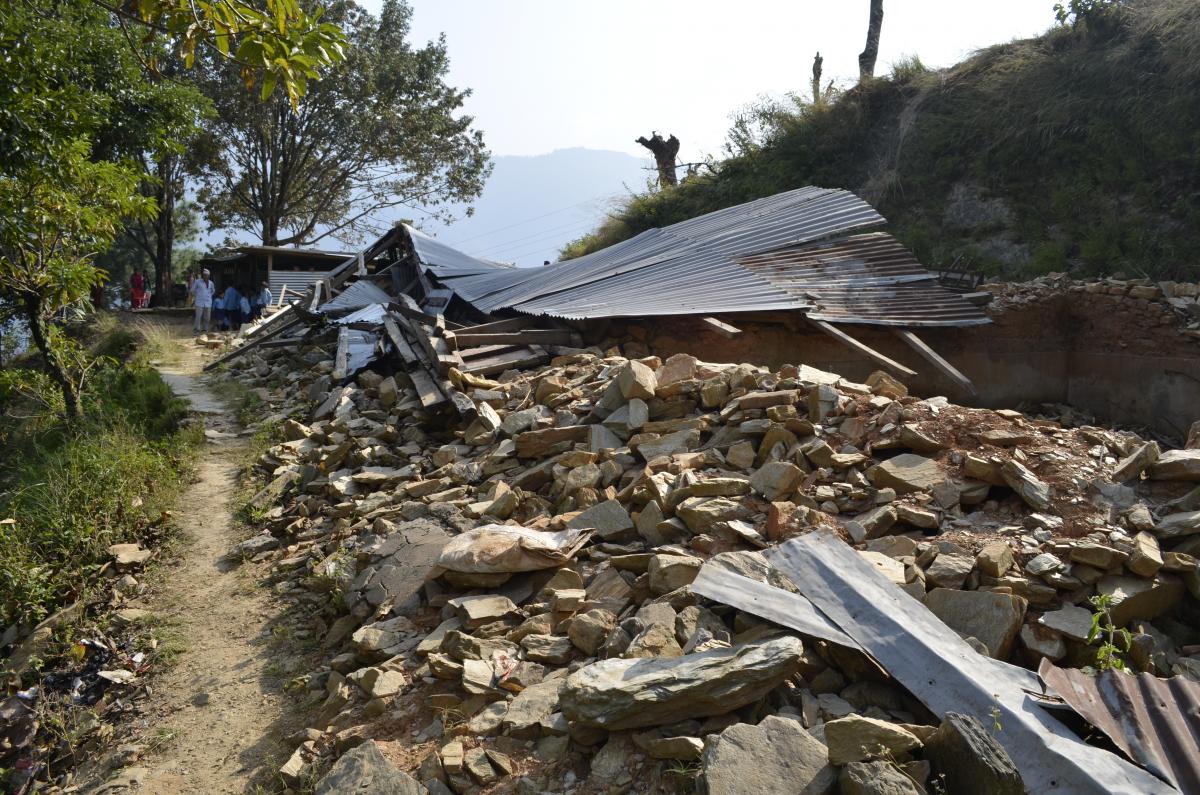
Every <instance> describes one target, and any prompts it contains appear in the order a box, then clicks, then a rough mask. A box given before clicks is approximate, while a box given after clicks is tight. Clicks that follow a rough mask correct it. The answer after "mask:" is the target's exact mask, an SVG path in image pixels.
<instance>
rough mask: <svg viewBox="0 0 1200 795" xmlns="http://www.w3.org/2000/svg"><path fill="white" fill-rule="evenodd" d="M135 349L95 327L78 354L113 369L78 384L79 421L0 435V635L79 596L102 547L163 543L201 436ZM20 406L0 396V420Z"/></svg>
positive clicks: (110, 327)
mask: <svg viewBox="0 0 1200 795" xmlns="http://www.w3.org/2000/svg"><path fill="white" fill-rule="evenodd" d="M141 339H142V337H141V335H140V334H139V333H138V332H137V331H136V330H135V331H132V332H131V330H130V329H129V328H127V327H125V326H123V325H121V324H119V323H114V322H113V321H112V320H111V319H103V320H101V321H100V322H98V323H97V324H96V325H95V326H94V327H93V328H92V329H91V331H90V338H89V339H88V340H87V342H88V346H87V347H88V350H89V351H90V352H92V353H93V354H94V355H100V356H104V357H113V359H112V360H111V361H106V363H104V364H103V365H102V366H100V367H99V368H98V369H97V371H96V373H95V374H94V375H93V376H92V378H91V380H90V382H89V385H88V388H87V391H86V392H85V393H84V395H83V398H84V401H83V405H84V407H85V418H84V419H83V420H82V421H80V422H78V423H75V424H68V423H66V422H65V421H62V420H59V419H57V418H54V417H50V416H46V415H44V414H43V415H39V416H36V417H33V416H28V417H27V418H25V419H15V421H12V422H6V423H5V429H4V431H3V432H0V437H2V438H0V442H2V443H3V444H4V446H5V456H4V459H3V461H0V518H4V519H6V520H7V521H5V522H4V523H3V524H0V626H2V625H11V624H18V625H21V626H25V627H28V626H30V625H31V624H33V623H36V622H37V621H39V620H40V619H42V618H43V617H45V616H46V615H48V614H49V613H50V612H52V611H53V610H55V609H56V608H57V607H59V606H61V605H63V604H67V603H69V602H71V601H74V600H77V599H80V598H81V597H85V596H86V595H87V593H88V591H89V589H90V587H91V585H92V583H93V582H94V581H95V578H96V575H97V574H98V572H99V570H100V568H101V566H102V565H103V564H104V563H105V562H106V561H107V559H108V554H107V548H108V547H109V546H110V545H112V544H117V543H129V542H143V541H146V540H149V539H150V538H151V537H158V536H161V535H162V534H163V533H164V530H165V528H164V527H162V524H163V512H164V511H166V510H168V509H169V508H170V507H171V505H172V504H173V503H174V500H175V498H176V497H177V496H178V495H179V493H180V492H181V491H182V489H183V487H184V485H185V484H186V482H187V478H188V477H189V474H190V468H191V465H192V463H193V461H194V455H195V451H196V449H197V448H198V446H199V445H200V444H202V443H203V430H202V428H201V427H199V426H198V425H194V424H189V423H185V422H184V420H185V419H186V417H187V405H186V403H184V402H183V401H181V400H179V399H177V398H175V396H174V395H173V394H172V393H171V391H170V388H169V387H168V386H167V385H166V383H165V382H164V381H163V380H162V378H161V377H159V375H158V373H157V372H156V371H154V370H153V369H151V368H150V367H148V366H147V365H146V364H145V363H144V361H143V360H142V359H141V358H140V357H139V356H138V354H137V351H138V348H137V346H138V344H139V341H140V340H141ZM116 357H120V358H119V360H117V358H116ZM10 375H14V374H13V373H11V372H10ZM22 375H23V374H22V373H16V374H15V376H16V377H17V378H20V377H22ZM26 383H27V384H28V383H33V384H34V385H35V386H36V384H37V381H36V378H31V379H27V380H26ZM24 400H25V398H24V397H23V394H22V393H21V392H20V391H19V390H16V391H10V392H6V393H4V394H0V409H2V410H3V411H4V412H5V413H6V414H7V415H8V417H9V419H10V420H11V419H13V418H19V417H22V416H25V415H23V414H22V402H23V401H24Z"/></svg>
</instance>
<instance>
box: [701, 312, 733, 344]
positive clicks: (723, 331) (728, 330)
mask: <svg viewBox="0 0 1200 795" xmlns="http://www.w3.org/2000/svg"><path fill="white" fill-rule="evenodd" d="M700 323H701V324H702V325H703V326H704V327H705V328H707V329H708V330H709V331H715V332H717V333H718V334H720V335H721V336H722V337H728V338H729V339H733V338H734V337H736V336H737V335H738V334H741V333H742V330H741V329H740V328H738V327H737V326H731V325H729V324H728V323H724V322H722V321H720V320H717V319H716V318H715V317H702V318H700Z"/></svg>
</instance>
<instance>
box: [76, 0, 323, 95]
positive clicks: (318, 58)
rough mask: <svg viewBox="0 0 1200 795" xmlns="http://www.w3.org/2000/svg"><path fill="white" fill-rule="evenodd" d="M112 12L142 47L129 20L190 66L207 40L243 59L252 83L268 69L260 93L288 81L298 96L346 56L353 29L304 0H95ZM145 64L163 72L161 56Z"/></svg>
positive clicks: (242, 71) (229, 56)
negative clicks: (331, 20)
mask: <svg viewBox="0 0 1200 795" xmlns="http://www.w3.org/2000/svg"><path fill="white" fill-rule="evenodd" d="M90 1H91V2H92V3H93V4H95V5H96V6H98V7H99V8H103V9H104V10H106V11H108V12H109V13H110V14H112V16H113V18H114V19H115V20H116V21H117V24H118V25H120V27H121V30H122V32H123V33H124V34H125V37H126V40H127V42H128V43H129V45H130V47H131V48H132V49H133V51H135V52H140V48H139V45H138V44H137V43H135V42H134V40H133V38H132V36H131V35H130V31H129V25H131V24H132V25H137V26H140V27H141V28H143V29H144V30H145V32H146V35H145V37H144V39H143V41H144V42H150V43H153V42H156V41H157V40H159V39H161V40H162V42H163V43H166V44H168V45H170V46H171V47H172V48H173V49H174V52H175V54H176V55H178V56H179V57H180V58H182V59H183V63H184V66H185V67H186V68H188V69H191V68H192V65H193V64H194V63H195V60H196V52H197V49H198V48H200V47H201V46H202V45H203V46H205V47H207V48H209V49H210V50H211V51H213V52H215V53H217V54H219V55H220V57H222V58H224V59H226V60H229V61H231V62H233V63H234V64H236V65H237V67H238V73H239V75H240V77H241V80H242V82H243V83H244V84H245V87H246V88H247V89H250V88H253V87H254V85H255V83H256V81H257V80H258V78H259V77H260V76H261V77H262V87H261V91H260V94H261V96H262V98H263V99H266V98H267V97H269V96H271V95H272V94H273V93H274V91H275V87H276V86H277V85H280V84H282V85H283V86H284V89H285V90H286V92H287V95H288V97H289V99H290V100H291V102H292V103H295V102H297V101H298V100H299V98H300V97H302V96H304V92H305V91H306V90H307V87H308V81H309V80H313V79H316V78H317V77H319V76H320V70H321V69H323V68H325V67H327V66H329V65H331V64H334V63H337V62H338V61H341V60H342V58H343V56H344V49H343V46H344V44H345V36H344V34H343V33H342V31H341V29H340V28H339V27H338V26H337V25H334V24H331V23H328V22H321V21H320V20H321V16H322V13H323V11H322V9H319V8H318V9H317V11H315V12H312V13H310V12H309V11H307V10H305V8H304V7H302V6H301V5H300V3H299V2H298V0H263V3H262V4H261V5H259V4H256V3H250V2H242V0H111V1H110V2H106V1H105V0H90ZM143 64H144V65H145V66H146V67H147V69H149V70H150V71H151V72H154V73H157V72H158V58H157V57H156V56H153V55H151V56H148V57H145V58H144V59H143Z"/></svg>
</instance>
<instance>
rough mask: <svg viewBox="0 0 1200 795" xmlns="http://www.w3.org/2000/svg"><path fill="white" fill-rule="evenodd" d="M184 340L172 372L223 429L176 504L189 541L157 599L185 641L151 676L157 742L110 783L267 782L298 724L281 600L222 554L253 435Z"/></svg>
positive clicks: (196, 785) (210, 424)
mask: <svg viewBox="0 0 1200 795" xmlns="http://www.w3.org/2000/svg"><path fill="white" fill-rule="evenodd" d="M183 347H184V348H185V352H184V355H183V360H182V362H181V363H176V364H172V365H169V366H163V372H164V377H166V379H167V381H168V382H169V383H170V384H171V386H172V388H173V389H174V390H175V391H176V393H177V394H180V395H181V396H184V397H187V398H188V399H189V400H191V402H192V404H193V408H194V409H195V410H196V411H198V412H200V413H201V414H204V415H205V424H206V428H207V429H208V430H209V431H217V433H215V434H214V433H210V434H209V440H208V443H207V444H206V445H205V450H204V452H203V453H202V457H201V460H200V462H199V464H198V467H197V478H198V479H197V480H196V482H195V483H193V484H192V485H191V487H190V488H189V489H188V491H187V493H186V494H184V495H183V496H182V498H181V499H180V501H179V504H178V506H177V508H176V516H177V519H178V523H179V526H180V530H181V532H182V536H183V539H184V543H185V545H184V548H183V550H182V553H181V559H180V561H179V563H178V565H177V566H176V567H174V568H173V569H171V570H169V571H167V572H166V573H165V576H164V577H163V584H162V587H161V590H160V592H159V593H158V595H157V596H155V597H154V598H153V599H152V600H151V607H152V608H153V610H154V611H155V613H157V614H159V615H160V616H163V617H165V618H166V619H167V620H168V621H170V622H171V624H172V625H173V629H174V630H175V631H177V632H178V633H179V634H180V635H181V636H182V638H183V642H184V643H185V645H186V651H184V652H183V653H182V654H180V655H179V657H178V658H177V660H176V662H175V664H174V666H173V667H172V668H171V669H170V670H169V671H168V672H167V673H166V674H165V675H164V676H163V677H162V678H161V679H160V680H158V682H157V683H156V685H155V688H156V692H155V694H154V697H153V707H152V708H151V709H150V710H149V714H148V716H147V717H148V718H149V725H148V726H147V727H146V729H147V736H150V737H154V738H157V743H158V744H159V745H160V746H161V747H160V750H158V751H157V752H155V753H151V754H150V755H149V756H148V758H146V759H144V760H142V761H141V762H140V763H138V765H137V767H133V768H126V769H125V770H124V771H122V774H121V775H120V776H119V777H118V778H119V779H120V781H119V782H116V781H110V782H108V787H110V788H111V787H112V786H113V784H114V783H117V784H118V786H122V785H123V786H128V787H129V788H130V789H132V790H134V791H136V792H141V793H153V794H154V795H158V794H159V793H162V795H183V794H190V793H205V795H208V794H209V793H243V792H254V791H258V788H259V787H260V786H265V787H266V788H268V789H270V788H271V787H270V778H271V771H272V770H274V769H276V768H277V766H278V765H279V764H280V763H281V761H282V759H286V757H287V754H288V753H289V749H287V748H285V747H284V744H283V742H282V738H283V737H285V736H286V734H287V733H288V732H289V731H290V730H291V729H292V727H291V726H289V725H288V723H289V721H288V720H287V714H286V713H287V710H286V704H285V698H284V696H283V693H282V691H281V689H280V686H279V684H280V683H279V681H278V678H277V673H278V672H279V665H278V662H277V660H276V658H277V656H278V655H279V653H280V652H279V650H278V649H276V648H275V644H273V642H272V637H273V633H272V627H273V626H274V625H275V623H276V622H277V620H278V618H279V614H280V612H281V609H280V608H279V606H278V605H277V604H276V603H275V602H274V601H273V600H272V598H271V596H270V590H269V589H266V588H263V587H261V586H260V585H259V584H258V583H257V582H256V581H255V579H254V576H253V574H252V573H251V572H250V571H249V570H246V569H242V568H240V567H238V566H236V565H235V564H230V563H228V562H226V561H224V560H223V557H224V556H225V555H226V553H227V552H228V551H229V549H230V547H231V546H233V545H234V544H236V543H237V542H238V541H241V540H243V538H244V534H239V530H238V527H237V524H236V523H235V521H234V518H233V515H232V512H233V510H234V507H235V506H234V504H233V498H234V495H235V493H236V491H237V488H238V484H237V478H236V476H237V471H238V467H239V465H240V464H241V463H242V461H243V459H244V456H245V448H246V440H245V437H244V436H239V435H238V434H239V432H240V430H241V429H240V428H238V427H237V426H236V424H235V423H234V421H233V419H232V412H230V411H228V410H225V409H224V407H223V406H222V404H221V402H220V401H219V400H218V399H217V398H216V397H215V396H214V395H213V394H212V393H211V392H210V391H209V390H208V389H207V387H206V386H205V385H204V384H203V382H202V381H201V380H200V379H199V377H198V376H199V371H200V367H201V365H202V363H203V362H202V360H201V358H200V355H199V350H198V349H196V348H194V347H192V346H191V345H189V344H186V343H185V344H184V345H183ZM281 757H282V758H281Z"/></svg>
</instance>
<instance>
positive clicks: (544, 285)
mask: <svg viewBox="0 0 1200 795" xmlns="http://www.w3.org/2000/svg"><path fill="white" fill-rule="evenodd" d="M882 223H884V218H883V217H882V216H881V215H879V213H878V212H876V211H875V209H874V208H872V207H871V206H870V205H869V204H867V203H866V202H864V201H863V200H862V199H860V198H859V197H857V196H855V195H854V194H853V193H850V192H848V191H844V190H834V189H828V188H815V187H807V188H799V189H797V190H793V191H788V192H786V193H780V194H777V195H775V196H768V197H766V198H763V199H758V200H756V201H752V202H748V203H746V204H740V205H737V206H735V207H729V208H726V209H724V210H718V211H716V212H713V213H708V214H707V215H701V216H698V217H696V218H692V219H689V220H687V221H683V222H680V223H678V224H673V225H671V226H668V227H664V228H662V229H651V230H648V231H646V232H643V233H641V234H640V235H638V236H636V237H634V238H631V239H629V240H626V241H623V242H621V243H618V244H616V245H613V246H609V247H608V248H605V249H602V250H601V251H596V252H593V253H591V254H588V255H586V256H583V257H579V258H578V259H574V260H568V261H567V262H562V263H558V264H556V265H551V266H548V267H542V268H512V267H508V266H503V265H499V264H497V263H494V262H488V261H486V260H481V259H477V258H475V257H471V256H469V255H467V254H463V253H462V252H459V251H456V250H454V249H452V248H450V247H449V246H446V245H444V244H442V243H438V242H437V241H436V240H434V239H432V238H430V237H428V236H426V235H423V234H422V233H420V232H418V231H416V230H411V229H410V230H409V231H410V233H411V235H412V243H413V248H414V250H415V251H416V254H417V257H418V258H419V259H420V261H421V263H422V265H423V266H424V267H425V269H426V270H427V272H429V273H430V274H432V275H433V276H434V277H436V278H437V279H438V280H439V281H440V282H441V283H442V284H444V285H445V286H447V287H450V288H451V289H453V290H454V292H455V293H456V294H457V295H458V296H459V297H460V298H462V299H463V300H465V301H467V302H469V303H470V304H472V305H473V306H474V307H475V308H476V309H478V310H479V311H480V312H483V313H484V314H492V313H494V312H497V311H499V310H502V309H512V310H515V311H517V312H522V313H525V314H531V315H552V316H555V317H564V318H572V319H584V318H602V317H630V316H644V315H694V314H716V313H724V312H749V311H762V310H787V309H791V310H800V311H805V312H810V313H812V314H813V316H814V317H817V318H818V319H822V320H831V321H838V322H847V323H849V322H855V323H862V322H865V323H890V324H892V325H970V324H973V323H986V322H988V321H987V318H986V316H985V315H984V314H983V313H982V312H980V311H979V310H978V309H977V308H975V307H972V306H971V305H969V304H967V303H966V302H964V301H962V300H961V299H958V298H956V297H955V296H954V295H953V294H952V293H949V292H948V291H946V290H944V289H942V288H940V287H938V286H937V284H936V281H935V280H934V278H933V276H932V274H929V273H928V271H925V270H924V269H922V268H921V267H920V265H919V264H917V262H916V260H914V259H913V258H912V256H911V255H909V254H908V253H907V252H905V251H904V250H903V248H902V247H901V246H900V245H899V244H898V243H896V242H895V241H894V240H892V239H891V238H890V237H888V236H887V235H883V234H878V235H876V236H863V241H860V242H859V243H857V244H856V245H858V246H859V247H860V248H862V249H863V252H864V255H865V258H864V259H863V261H862V263H861V264H859V265H857V266H854V265H852V263H850V261H849V259H848V258H846V257H843V259H842V261H841V262H840V263H837V264H836V266H835V261H834V260H832V259H830V257H829V255H824V256H823V257H822V256H816V257H814V256H808V257H801V256H799V255H800V253H801V252H808V251H810V249H811V247H808V244H813V243H815V242H816V241H822V240H828V239H830V238H839V237H843V236H845V235H847V234H849V233H851V232H854V231H858V230H861V229H863V228H865V227H870V226H876V225H879V224H882ZM885 242H890V245H891V246H892V247H893V248H894V249H895V250H898V251H899V252H901V253H902V254H903V257H899V255H897V254H896V252H895V251H894V250H890V249H887V246H886V245H884V243H885ZM868 243H869V244H870V245H868ZM768 252H783V253H780V254H779V255H778V256H779V259H776V260H774V261H771V262H768V261H767V260H761V261H760V259H759V258H758V257H761V256H762V255H765V254H766V253H768ZM756 255H758V256H756ZM789 258H790V259H789ZM747 262H749V263H750V264H749V265H748V264H746V263H747ZM901 262H902V263H903V264H902V265H901V264H900V263H901ZM856 267H857V270H858V271H859V272H860V276H859V278H858V280H857V282H856V281H853V280H842V281H838V282H836V283H835V285H834V287H835V289H831V290H828V291H825V292H820V293H819V294H818V291H816V290H815V286H816V284H817V283H818V282H821V280H823V279H826V278H828V274H829V273H831V272H833V271H834V270H837V269H838V268H840V269H841V270H842V271H844V272H845V273H847V274H849V273H851V272H852V271H853V270H854V269H855V268H856ZM897 269H900V271H902V273H899V274H898V276H897V274H894V273H893V272H894V271H897ZM905 277H906V278H905ZM909 282H911V284H910V283H909ZM809 293H812V295H811V296H810V295H809ZM868 310H871V311H868Z"/></svg>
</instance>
